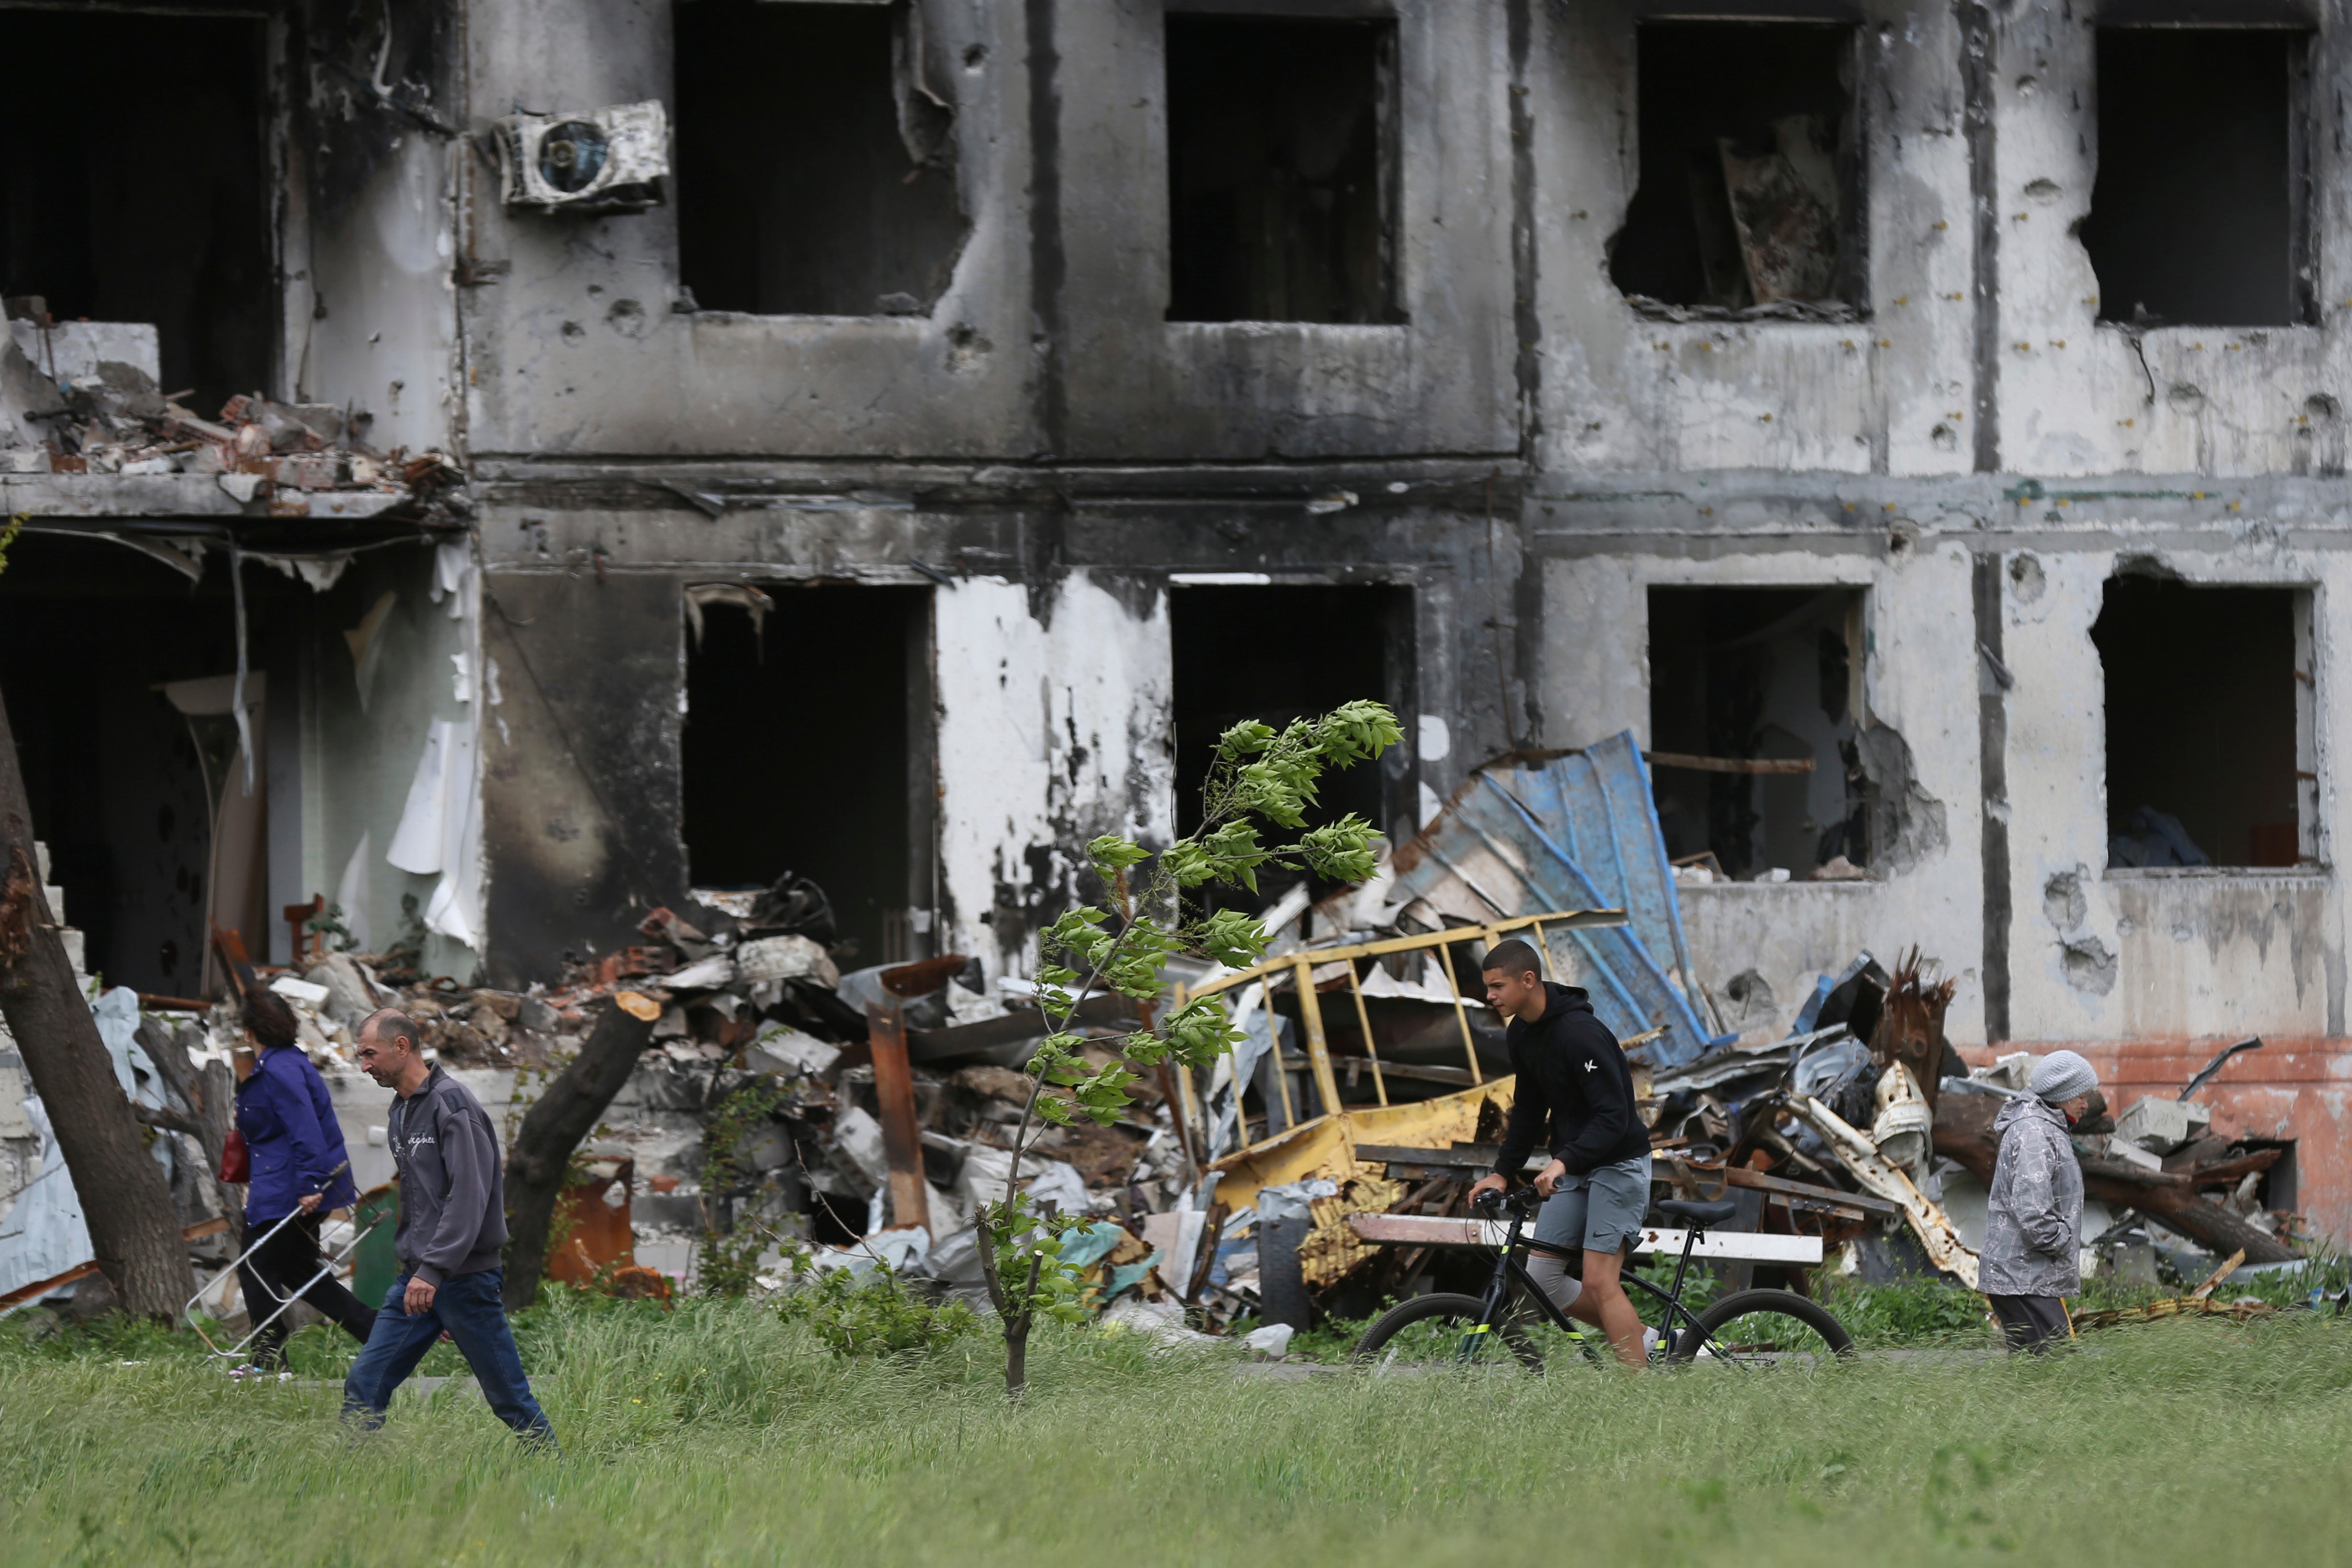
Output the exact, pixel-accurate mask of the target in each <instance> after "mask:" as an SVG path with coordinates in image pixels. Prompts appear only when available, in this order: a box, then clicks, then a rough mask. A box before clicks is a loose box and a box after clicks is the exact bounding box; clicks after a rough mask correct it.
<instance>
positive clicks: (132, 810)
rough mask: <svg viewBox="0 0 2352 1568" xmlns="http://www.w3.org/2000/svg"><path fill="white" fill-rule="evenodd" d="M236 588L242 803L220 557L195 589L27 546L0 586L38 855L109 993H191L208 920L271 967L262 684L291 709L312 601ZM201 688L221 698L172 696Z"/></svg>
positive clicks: (150, 571) (108, 548)
mask: <svg viewBox="0 0 2352 1568" xmlns="http://www.w3.org/2000/svg"><path fill="white" fill-rule="evenodd" d="M245 586H246V609H247V619H248V622H249V623H250V625H251V626H252V641H251V644H250V645H249V647H248V652H247V658H248V662H249V664H250V666H251V671H252V672H251V674H250V675H249V677H248V689H247V700H248V702H249V703H250V704H251V705H252V706H253V707H254V709H255V723H254V725H253V729H254V749H255V752H256V756H255V762H256V768H255V773H254V794H253V795H246V794H245V790H244V776H243V775H244V769H243V767H242V765H241V764H239V763H238V762H237V760H236V758H237V735H236V721H235V718H234V716H233V715H234V709H233V706H232V705H231V703H230V702H229V701H228V700H226V699H227V696H228V691H227V689H226V682H225V681H224V680H222V679H221V678H226V677H230V676H233V674H234V672H235V670H236V619H235V610H234V607H233V605H232V602H231V597H230V588H229V582H228V566H227V558H226V555H223V554H220V553H213V554H210V555H208V556H207V557H206V558H205V572H204V576H203V579H202V580H201V582H199V583H195V584H191V583H190V582H189V581H188V579H187V578H186V577H185V576H184V575H183V574H181V573H179V572H176V571H174V570H173V569H171V568H170V567H167V566H165V565H163V564H161V563H156V562H153V561H148V560H142V559H141V558H139V557H137V556H134V555H133V554H131V552H129V551H127V550H125V549H124V548H123V547H122V546H121V545H119V544H113V543H107V542H99V541H93V540H74V539H66V538H61V537H58V536H55V535H43V536H28V537H26V538H25V539H22V540H20V541H19V542H17V543H16V545H15V546H14V547H13V548H12V549H11V550H10V551H9V556H8V570H7V572H6V573H5V574H0V695H5V699H6V700H7V704H8V718H9V723H10V726H11V728H12V729H13V731H15V735H16V755H17V761H18V763H19V764H20V765H21V766H22V768H23V770H24V777H25V787H26V794H27V795H28V796H29V797H30V802H31V805H32V811H33V826H34V831H35V833H36V835H37V837H40V838H41V839H42V840H43V841H45V842H46V843H47V845H48V847H49V874H50V879H51V881H52V882H53V883H54V884H55V885H56V886H57V887H58V889H61V890H62V891H63V893H64V896H65V905H66V908H65V915H66V919H67V922H68V924H70V925H73V926H75V927H77V928H79V930H80V931H82V932H83V940H84V954H85V963H86V964H87V967H88V968H89V973H92V974H99V975H103V976H104V977H105V978H106V980H107V982H108V983H109V984H119V985H130V986H132V987H134V988H136V989H138V990H141V991H146V992H156V993H161V994H165V995H174V996H194V995H198V994H202V987H203V984H204V978H205V976H204V968H205V963H204V952H205V917H206V914H207V911H208V909H209V911H210V913H211V915H212V918H213V919H214V920H215V921H216V922H217V923H219V924H220V925H222V926H223V927H225V928H230V929H235V930H236V931H239V932H240V934H241V935H243V936H244V937H245V938H246V939H247V948H248V950H249V951H252V952H254V953H255V955H256V956H257V957H259V958H266V957H268V953H269V942H270V940H271V937H272V934H273V932H272V931H271V926H272V924H273V922H274V921H276V918H277V913H278V911H277V910H274V909H272V908H271V907H270V904H269V898H268V853H269V832H268V827H269V821H268V796H269V793H270V789H271V782H272V778H271V770H270V767H269V750H268V742H269V739H270V735H269V731H270V728H271V726H270V723H269V710H268V702H269V700H270V696H271V691H272V689H273V686H274V687H275V688H276V689H277V690H278V692H280V693H282V694H284V696H283V699H282V700H285V701H288V702H290V701H291V700H292V696H291V694H292V693H293V692H294V690H295V689H296V679H297V670H298V668H299V666H298V660H299V647H300V639H301V637H302V636H303V635H304V630H303V628H305V627H307V626H309V625H310V615H311V609H310V603H309V601H310V598H311V597H312V595H311V594H310V590H309V589H308V588H306V587H303V586H301V585H300V584H297V583H293V582H290V581H289V580H288V579H286V578H285V577H283V576H281V575H280V574H278V573H276V572H272V571H268V570H266V569H264V568H262V567H260V566H258V565H248V567H247V572H246V584H245ZM273 676H275V677H277V679H276V681H275V682H273V681H272V680H271V679H270V678H271V677H273ZM207 679H211V680H213V681H214V682H215V683H217V689H214V690H213V691H212V692H211V693H210V696H209V698H207V697H206V696H205V694H204V693H203V692H201V691H196V692H192V691H191V690H190V689H188V688H184V687H180V686H177V685H176V684H174V685H173V686H172V688H171V689H168V690H167V689H165V688H166V686H167V683H178V682H184V681H198V682H201V681H206V680H207ZM175 698H176V701H175ZM187 709H195V710H199V711H197V712H195V713H194V714H191V713H190V712H188V711H186V710H187ZM203 710H211V711H209V712H207V711H203ZM288 711H289V712H290V711H291V710H290V708H289V710H288ZM280 717H281V719H282V718H283V715H281V716H280ZM279 760H280V762H281V763H285V762H286V761H288V759H286V758H282V757H281V758H280V759H279ZM216 811H217V812H218V814H219V816H218V819H217V820H218V826H219V835H218V837H219V845H218V850H219V856H218V859H217V861H216V860H215V812H216Z"/></svg>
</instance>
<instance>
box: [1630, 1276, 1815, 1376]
mask: <svg viewBox="0 0 2352 1568" xmlns="http://www.w3.org/2000/svg"><path fill="white" fill-rule="evenodd" d="M1851 1355H1853V1335H1852V1334H1849V1333H1847V1332H1846V1331H1845V1326H1844V1325H1843V1324H1842V1323H1840V1322H1839V1321H1837V1320H1836V1319H1835V1318H1833V1317H1832V1316H1830V1314H1829V1312H1828V1310H1826V1309H1824V1308H1823V1307H1822V1305H1821V1304H1820V1303H1819V1302H1817V1301H1810V1300H1806V1299H1805V1298H1804V1297H1802V1296H1800V1295H1798V1294H1796V1293H1795V1292H1794V1291H1790V1290H1738V1291H1734V1292H1733V1293H1732V1294H1730V1295H1728V1296H1726V1297H1725V1298H1724V1299H1723V1300H1720V1301H1717V1302H1716V1303H1715V1304H1714V1305H1713V1306H1711V1307H1709V1308H1708V1309H1707V1310H1706V1311H1704V1312H1701V1313H1700V1314H1699V1315H1698V1321H1697V1322H1696V1324H1694V1325H1692V1326H1691V1327H1690V1328H1687V1329H1685V1330H1684V1331H1682V1333H1681V1334H1680V1335H1679V1336H1678V1337H1677V1338H1676V1340H1675V1349H1674V1353H1673V1354H1672V1355H1671V1356H1670V1357H1668V1359H1669V1360H1670V1361H1673V1362H1675V1363H1684V1362H1694V1361H1706V1362H1728V1363H1733V1364H1735V1365H1745V1366H1778V1365H1796V1366H1822V1365H1826V1364H1827V1363H1829V1362H1831V1361H1832V1360H1834V1359H1840V1358H1843V1357H1848V1356H1851Z"/></svg>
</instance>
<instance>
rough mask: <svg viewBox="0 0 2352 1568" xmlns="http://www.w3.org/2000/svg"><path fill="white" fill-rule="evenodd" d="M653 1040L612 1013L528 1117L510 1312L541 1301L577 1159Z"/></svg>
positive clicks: (514, 1219) (517, 1162)
mask: <svg viewBox="0 0 2352 1568" xmlns="http://www.w3.org/2000/svg"><path fill="white" fill-rule="evenodd" d="M653 1037H654V1026H653V1025H652V1024H650V1023H647V1022H646V1021H645V1020H644V1019H641V1018H633V1017H631V1016H629V1015H628V1014H627V1013H626V1012H625V1011H624V1010H623V1009H622V1008H620V1007H617V1006H608V1007H606V1008H605V1009H604V1016H603V1017H601V1018H599V1019H597V1020H596V1026H595V1027H594V1028H593V1029H592V1030H590V1031H589V1032H588V1038H587V1040H586V1041H585V1042H584V1043H583V1044H582V1046H581V1047H580V1054H579V1055H578V1056H576V1057H574V1058H572V1065H571V1066H569V1067H567V1068H564V1069H563V1070H562V1072H560V1073H558V1074H556V1075H555V1077H554V1078H553V1079H551V1080H550V1081H549V1083H548V1085H547V1088H546V1089H544V1090H543V1091H542V1092H541V1094H540V1097H539V1098H538V1099H537V1100H533V1101H531V1104H530V1110H528V1111H526V1112H524V1114H523V1119H522V1126H521V1127H520V1128H519V1129H517V1130H516V1131H515V1141H514V1147H513V1148H512V1149H511V1150H509V1152H508V1153H507V1279H506V1289H505V1292H504V1294H505V1297H506V1304H507V1308H508V1310H509V1311H512V1310H517V1309H520V1308H523V1307H528V1306H530V1304H531V1303H532V1302H533V1301H535V1300H538V1299H539V1278H540V1275H541V1272H542V1271H543V1270H544V1269H545V1268H546V1267H547V1237H548V1233H549V1231H550V1230H551V1229H552V1228H553V1226H554V1223H555V1204H556V1200H557V1199H558V1198H560V1197H562V1195H563V1177H564V1173H565V1172H567V1171H568V1170H570V1169H571V1166H572V1151H573V1150H575V1149H577V1148H579V1147H580V1141H581V1140H582V1139H583V1138H585V1137H587V1136H588V1134H589V1133H591V1132H592V1131H595V1128H596V1123H597V1121H598V1120H599V1119H600V1118H602V1117H603V1116H604V1108H605V1107H607V1106H609V1105H611V1104H612V1103H613V1097H614V1095H617V1094H619V1093H620V1092H621V1089H622V1087H623V1086H624V1085H625V1084H626V1083H627V1082H628V1081H629V1074H630V1073H632V1072H634V1071H635V1070H636V1066H637V1058H638V1057H640V1056H642V1055H643V1054H644V1053H645V1048H646V1046H647V1045H649V1044H651V1043H652V1041H653Z"/></svg>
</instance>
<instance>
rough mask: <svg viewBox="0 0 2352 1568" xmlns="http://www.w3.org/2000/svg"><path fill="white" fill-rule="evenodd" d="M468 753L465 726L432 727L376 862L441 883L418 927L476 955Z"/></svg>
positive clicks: (478, 837) (475, 808) (478, 840)
mask: <svg viewBox="0 0 2352 1568" xmlns="http://www.w3.org/2000/svg"><path fill="white" fill-rule="evenodd" d="M475 752H476V733H475V728H474V725H473V723H472V721H469V720H449V719H436V720H435V721H433V723H432V725H431V727H430V728H429V729H427V730H426V731H425V750H424V752H422V753H421V754H420V755H419V756H418V758H417V760H416V773H415V776H414V777H413V778H411V779H410V781H409V785H408V803H407V805H405V806H404V808H403V809H402V811H401V814H400V826H398V827H397V828H396V829H394V833H393V836H392V845H391V847H389V848H387V849H386V850H385V851H384V855H383V858H384V859H385V860H387V861H389V862H390V863H391V864H392V865H393V866H394V867H396V868H399V869H401V870H403V871H407V872H411V873H413V874H415V875H416V876H420V877H429V876H433V875H435V874H436V873H437V874H438V875H439V876H440V878H441V883H440V886H438V887H437V888H436V889H434V891H433V897H432V899H431V900H430V901H429V902H428V903H427V904H426V906H425V925H426V927H427V928H429V929H430V930H432V931H437V932H439V933H440V934H441V935H443V936H446V937H448V938H450V939H451V940H452V941H456V942H464V943H465V944H466V945H467V946H468V947H471V948H476V949H478V948H479V947H480V945H481V939H480V932H481V923H482V921H481V901H482V897H481V889H482V877H481V865H480V862H481V844H482V823H481V816H482V813H481V797H480V792H479V789H478V784H477V780H476V777H475V773H476V768H475Z"/></svg>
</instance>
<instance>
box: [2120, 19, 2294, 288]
mask: <svg viewBox="0 0 2352 1568" xmlns="http://www.w3.org/2000/svg"><path fill="white" fill-rule="evenodd" d="M2310 47H2311V44H2310V35H2308V34H2305V33H2300V32H2291V31H2287V30H2284V29H2277V28H2238V27H2102V28H2101V29H2099V42H2098V70H2099V78H2098V82H2099V144H2098V153H2099V175H2098V180H2097V183H2096V184H2094V185H2093V186H2092V188H2091V213H2090V216H2089V217H2087V218H2086V219H2084V223H2083V227H2082V237H2083V246H2084V249H2085V250H2087V251H2088V252H2089V253H2090V258H2091V266H2092V268H2093V270H2094V271H2095V272H2096V273H2097V275H2098V279H2099V319H2100V320H2102V321H2124V322H2132V323H2137V324H2142V325H2153V324H2162V323H2165V322H2181V323H2189V324H2195V325H2198V326H2266V325H2277V324H2283V323H2286V322H2293V321H2309V320H2312V319H2314V318H2313V314H2312V304H2313V300H2314V299H2315V289H2316V288H2317V282H2316V278H2315V268H2314V267H2313V266H2312V265H2311V257H2310V250H2311V247H2310V245H2309V242H2308V239H2307V230H2306V228H2305V208H2306V205H2307V202H2306V196H2307V194H2308V193H2307V190H2306V177H2305V168H2304V163H2305V160H2304V157H2303V155H2302V154H2301V152H2300V143H2301V142H2302V136H2301V134H2300V127H2301V123H2302V121H2303V119H2304V117H2305V114H2306V112H2307V110H2306V109H2305V102H2306V98H2307V95H2306V93H2305V79H2306V77H2307V68H2306V65H2305V61H2306V60H2307V58H2308V57H2309V54H2310Z"/></svg>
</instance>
